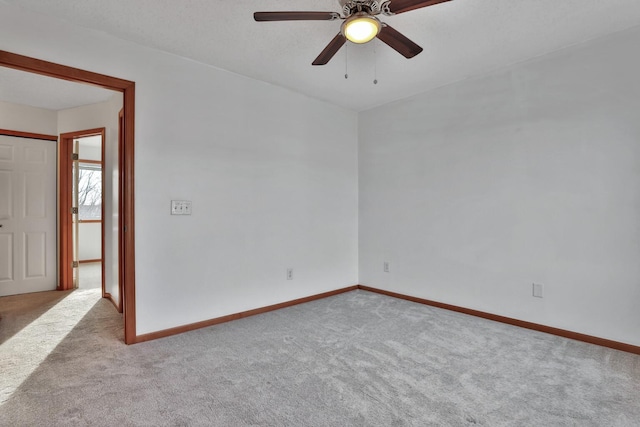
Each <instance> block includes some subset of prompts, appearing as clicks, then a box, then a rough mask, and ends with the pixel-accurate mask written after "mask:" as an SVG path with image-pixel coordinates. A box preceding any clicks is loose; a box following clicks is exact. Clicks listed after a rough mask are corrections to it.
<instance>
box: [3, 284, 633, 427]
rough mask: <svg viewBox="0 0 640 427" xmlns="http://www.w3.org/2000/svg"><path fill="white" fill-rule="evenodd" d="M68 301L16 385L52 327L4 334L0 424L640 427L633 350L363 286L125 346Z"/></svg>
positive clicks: (91, 304)
mask: <svg viewBox="0 0 640 427" xmlns="http://www.w3.org/2000/svg"><path fill="white" fill-rule="evenodd" d="M74 299H75V300H77V301H72V300H74ZM65 301H69V304H68V305H69V306H71V307H75V306H78V305H80V304H85V305H86V306H88V308H84V309H78V310H77V311H78V313H82V312H83V311H84V312H86V315H84V317H83V318H82V319H81V320H80V321H79V322H78V323H77V325H76V326H75V327H74V328H73V329H72V330H71V331H70V332H69V333H68V335H66V336H64V337H63V338H61V341H60V342H59V344H58V345H57V346H55V348H52V349H51V350H48V351H49V352H50V354H48V356H46V358H43V360H42V361H41V362H40V363H39V365H36V366H33V367H32V369H33V372H31V373H30V374H29V375H28V376H26V375H24V377H25V378H24V379H23V381H22V382H21V383H20V384H17V385H16V384H13V385H12V384H7V380H6V379H5V378H6V377H5V374H6V373H7V372H6V371H7V364H6V363H7V361H11V360H13V361H14V362H12V363H14V364H15V360H16V359H20V358H22V357H25V356H26V355H24V354H23V355H20V354H17V355H16V354H15V353H16V352H17V353H20V352H21V351H29V349H27V348H26V347H25V348H17V349H15V351H14V350H13V347H15V343H16V342H18V341H25V340H18V339H19V338H20V337H21V335H23V334H25V333H27V332H28V333H30V334H34V335H33V336H32V337H31V338H32V340H31V341H32V344H31V345H32V346H33V347H34V348H35V347H38V344H37V343H39V342H42V341H43V340H44V341H46V340H47V334H48V333H47V330H48V326H47V325H45V326H44V327H42V328H40V330H39V331H36V330H34V331H29V329H30V328H31V329H34V328H32V326H33V324H35V323H37V322H38V320H40V319H42V318H43V317H44V315H43V316H41V317H40V318H38V319H37V320H36V321H35V322H33V324H32V325H29V326H27V327H25V326H24V325H23V324H21V325H22V328H21V329H19V330H17V331H15V330H14V331H13V332H9V333H8V334H4V336H5V337H6V336H7V335H10V338H9V339H6V340H5V342H4V344H3V345H2V346H0V350H2V351H0V369H2V371H3V372H2V377H0V378H2V379H1V380H0V386H2V387H1V388H0V390H4V391H5V393H4V396H3V399H5V400H6V401H4V403H2V404H1V406H0V425H3V426H5V425H11V426H18V425H20V426H22V425H25V426H26V425H28V426H32V425H145V426H146V425H148V426H152V425H154V426H155V425H170V426H190V425H193V426H201V425H210V426H429V425H433V426H470V425H482V426H640V356H636V355H632V354H628V353H623V352H619V351H615V350H611V349H606V348H602V347H597V346H593V345H589V344H584V343H580V342H576V341H571V340H567V339H563V338H559V337H554V336H551V335H546V334H543V333H538V332H534V331H529V330H526V329H520V328H516V327H512V326H508V325H503V324H499V323H495V322H491V321H488V320H483V319H478V318H474V317H470V316H465V315H462V314H459V313H452V312H448V311H445V310H440V309H436V308H431V307H427V306H423V305H419V304H414V303H411V302H408V301H402V300H397V299H394V298H390V297H386V296H382V295H377V294H372V293H368V292H366V291H354V292H349V293H347V294H342V295H338V296H335V297H331V298H327V299H324V300H319V301H315V302H311V303H307V304H303V305H299V306H295V307H290V308H287V309H283V310H279V311H275V312H271V313H266V314H263V315H259V316H254V317H250V318H246V319H242V320H238V321H234V322H230V323H226V324H222V325H217V326H214V327H210V328H206V329H201V330H198V331H193V332H189V333H186V334H182V335H177V336H173V337H169V338H165V339H161V340H156V341H151V342H147V343H142V344H137V345H134V346H126V345H124V344H123V343H122V322H121V320H120V317H119V315H117V313H116V312H115V310H114V308H113V305H112V304H111V303H110V302H108V301H106V300H99V294H98V293H97V292H96V291H95V290H89V291H82V290H79V291H74V292H72V293H69V294H68V296H67V297H66V298H65V299H64V300H63V301H60V302H59V303H58V305H56V306H55V307H54V308H53V309H55V308H57V307H58V306H59V305H60V304H62V303H63V302H65ZM4 305H6V304H5V302H4V301H2V299H0V311H1V312H3V313H4V314H5V316H4V319H3V320H2V321H1V322H0V330H2V329H3V328H5V326H4V325H3V324H7V325H9V329H11V328H10V325H14V326H15V325H16V324H18V323H20V322H18V323H16V322H14V321H12V320H11V319H10V317H12V316H15V314H12V312H11V311H8V310H5V307H4ZM53 309H52V310H53ZM65 310H67V311H68V310H73V309H70V308H68V307H67V308H65ZM50 311H51V310H50ZM47 313H48V312H47ZM45 314H46V313H45ZM76 315H77V313H76ZM72 317H73V316H72ZM46 321H47V322H49V323H50V322H52V320H51V319H47V320H46ZM23 323H24V322H23ZM56 323H59V322H55V321H54V324H56ZM49 326H51V325H49ZM17 327H18V328H19V327H20V326H17ZM14 329H16V328H14ZM35 329H37V328H35ZM38 334H40V335H38ZM0 336H3V335H0ZM34 340H35V343H36V344H33V341H34ZM7 345H8V346H7ZM22 345H23V346H24V345H26V344H22ZM5 347H8V348H9V349H8V350H7V348H5ZM45 347H46V346H45ZM3 349H4V350H3ZM31 351H36V350H33V349H32V350H31ZM2 358H4V359H2ZM12 358H13V359H12ZM32 362H33V361H32ZM18 365H20V364H18ZM11 369H21V367H20V366H14V368H11ZM17 378H18V380H19V379H20V376H18V377H17ZM2 382H4V384H3V383H2ZM12 387H13V389H15V390H13V391H12V390H11V388H12Z"/></svg>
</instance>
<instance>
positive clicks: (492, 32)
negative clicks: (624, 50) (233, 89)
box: [3, 0, 640, 110]
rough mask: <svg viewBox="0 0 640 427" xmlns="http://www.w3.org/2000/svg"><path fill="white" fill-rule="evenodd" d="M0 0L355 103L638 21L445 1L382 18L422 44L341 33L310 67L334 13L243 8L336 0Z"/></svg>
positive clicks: (563, 5) (554, 0)
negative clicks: (329, 54) (328, 53)
mask: <svg viewBox="0 0 640 427" xmlns="http://www.w3.org/2000/svg"><path fill="white" fill-rule="evenodd" d="M3 1H4V2H5V3H10V4H12V5H15V6H17V7H22V8H26V9H29V10H33V11H34V12H38V13H43V14H45V15H49V16H53V17H56V18H59V19H62V20H65V21H67V22H69V23H70V24H72V25H79V26H85V27H90V28H93V29H97V30H100V31H104V32H106V33H109V34H111V35H113V36H116V37H119V38H121V39H125V40H130V41H133V42H136V43H139V44H142V45H146V46H150V47H153V48H157V49H160V50H164V51H167V52H172V53H174V54H177V55H180V56H183V57H187V58H191V59H194V60H197V61H200V62H203V63H207V64H211V65H214V66H217V67H220V68H223V69H226V70H230V71H233V72H236V73H238V74H242V75H245V76H249V77H252V78H255V79H258V80H263V81H266V82H270V83H273V84H276V85H279V86H283V87H287V88H290V89H292V90H295V91H297V92H301V93H304V94H307V95H309V96H312V97H315V98H319V99H322V100H326V101H329V102H331V103H334V104H337V105H341V106H344V107H347V108H351V109H355V110H364V109H368V108H371V107H374V106H377V105H382V104H385V103H387V102H390V101H393V100H396V99H400V98H404V97H407V96H410V95H413V94H416V93H420V92H424V91H427V90H429V89H432V88H435V87H438V86H442V85H444V84H447V83H451V82H454V81H458V80H462V79H465V78H469V77H472V76H476V75H482V74H486V73H488V72H490V71H492V70H496V69H499V68H501V67H505V66H507V65H509V64H513V63H517V62H522V61H525V60H527V59H530V58H533V57H536V56H540V55H543V54H545V53H548V52H552V51H556V50H559V49H562V48H565V47H568V46H571V45H574V44H577V43H581V42H584V41H587V40H589V39H593V38H597V37H601V36H604V35H606V34H610V33H614V32H618V31H620V30H623V29H626V28H629V27H634V26H637V25H640V0H453V1H450V2H448V3H443V4H439V5H436V6H432V7H427V8H423V9H419V10H414V11H410V12H407V13H404V14H401V15H397V16H392V17H383V19H382V20H383V21H384V22H387V23H388V24H389V25H391V26H392V27H394V28H395V29H396V30H398V31H400V32H402V33H403V34H405V35H406V36H407V37H409V38H410V39H412V40H413V41H415V42H416V43H418V44H419V45H421V46H422V47H423V48H424V51H423V52H422V53H421V54H420V55H418V56H416V57H415V58H413V59H405V58H404V57H402V56H400V55H399V54H398V53H397V52H395V51H393V50H392V49H391V48H389V47H387V46H386V45H384V44H383V43H381V42H379V41H376V42H374V43H369V44H366V45H353V44H350V43H347V45H345V46H346V49H345V47H343V48H342V49H341V50H340V51H339V52H338V53H337V54H336V56H335V57H334V58H333V60H332V61H331V62H329V64H328V65H326V66H319V67H314V66H311V62H312V61H313V59H314V58H315V57H316V56H317V55H318V54H319V53H320V51H322V49H323V48H324V47H325V45H326V44H327V43H328V42H329V41H330V40H331V39H332V37H334V36H335V35H336V34H337V33H338V31H339V27H340V21H313V22H310V21H305V22H300V21H298V22H262V23H258V22H255V21H254V20H253V12H254V11H278V10H294V11H295V10H312V11H339V10H340V7H339V4H338V1H337V0H264V1H260V2H257V1H255V0H234V1H230V0H182V1H180V0H136V1H131V0H109V1H104V0H56V1H50V0H3ZM630 54H635V53H633V52H630ZM345 68H348V74H349V78H348V79H345V78H344V74H345ZM374 76H375V77H377V80H378V84H377V85H374V84H373V79H374Z"/></svg>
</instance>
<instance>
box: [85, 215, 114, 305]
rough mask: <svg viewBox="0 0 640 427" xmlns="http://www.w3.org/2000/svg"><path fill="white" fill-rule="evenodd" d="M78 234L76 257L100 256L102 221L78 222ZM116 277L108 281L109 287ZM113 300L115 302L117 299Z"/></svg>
mask: <svg viewBox="0 0 640 427" xmlns="http://www.w3.org/2000/svg"><path fill="white" fill-rule="evenodd" d="M78 234H79V236H80V239H79V240H78V259H79V260H80V261H87V260H94V259H100V258H102V223H100V222H81V223H80V224H78ZM105 234H106V233H105ZM105 267H106V264H105ZM105 274H106V271H105ZM117 277H118V276H115V277H113V278H112V282H110V283H109V284H110V285H111V286H110V287H113V286H114V283H113V280H116V279H117ZM115 285H116V286H115V287H117V282H116V283H115ZM105 290H106V286H105ZM107 292H108V291H107ZM115 301H116V302H117V301H118V300H115Z"/></svg>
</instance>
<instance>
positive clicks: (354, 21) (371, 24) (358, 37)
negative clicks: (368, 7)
mask: <svg viewBox="0 0 640 427" xmlns="http://www.w3.org/2000/svg"><path fill="white" fill-rule="evenodd" d="M381 27H382V25H381V24H380V21H378V19H377V18H376V17H374V16H370V15H367V14H362V15H359V14H356V15H353V16H351V17H350V18H347V20H346V21H344V22H343V23H342V34H343V35H344V36H345V37H346V38H347V40H349V41H350V42H353V43H358V44H362V43H367V42H370V41H371V40H373V39H374V38H375V37H376V36H377V35H378V33H379V32H380V28H381Z"/></svg>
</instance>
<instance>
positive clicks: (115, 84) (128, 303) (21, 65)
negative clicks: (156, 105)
mask: <svg viewBox="0 0 640 427" xmlns="http://www.w3.org/2000/svg"><path fill="white" fill-rule="evenodd" d="M0 66H3V67H9V68H13V69H16V70H20V71H26V72H30V73H36V74H40V75H44V76H49V77H54V78H59V79H63V80H67V81H72V82H77V83H84V84H89V85H93V86H98V87H102V88H105V89H110V90H115V91H118V92H121V93H122V94H123V99H124V102H123V104H124V108H123V124H124V129H123V150H122V152H121V153H120V154H119V155H120V156H121V157H120V158H121V161H122V165H123V168H122V171H121V177H122V193H121V203H122V205H121V208H120V209H121V212H122V228H120V229H119V230H118V235H119V238H120V241H121V242H122V244H121V248H122V251H123V253H121V254H120V257H121V259H122V260H123V263H122V277H123V283H122V289H123V292H122V302H123V314H124V335H125V343H127V344H133V343H135V342H136V338H137V335H136V317H135V314H136V312H135V307H136V305H135V222H134V190H135V186H134V111H135V83H134V82H132V81H128V80H123V79H119V78H115V77H110V76H106V75H103V74H97V73H93V72H89V71H85V70H80V69H77V68H72V67H67V66H64V65H60V64H55V63H51V62H47V61H42V60H39V59H35V58H30V57H26V56H22V55H18V54H15V53H11V52H6V51H2V50H0ZM61 155H62V153H61ZM60 234H61V235H63V233H60Z"/></svg>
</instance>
